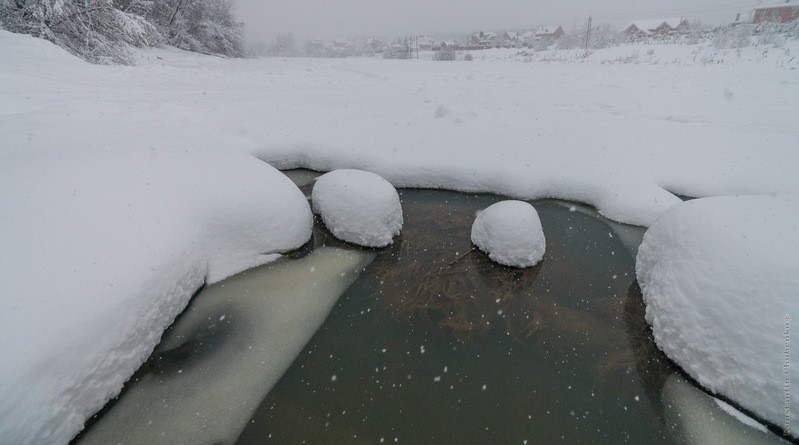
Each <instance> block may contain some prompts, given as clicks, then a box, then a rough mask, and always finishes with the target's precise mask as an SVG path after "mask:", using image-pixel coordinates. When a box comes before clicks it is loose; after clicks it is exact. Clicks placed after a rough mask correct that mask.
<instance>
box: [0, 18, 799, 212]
mask: <svg viewBox="0 0 799 445" xmlns="http://www.w3.org/2000/svg"><path fill="white" fill-rule="evenodd" d="M33 42H34V40H33V39H31V38H26V37H23V36H16V35H13V34H10V33H7V32H2V31H0V54H2V55H3V57H2V60H1V61H0V95H2V100H0V117H2V119H0V134H2V135H3V138H4V144H5V146H8V147H12V146H19V147H20V148H23V147H24V148H28V147H30V146H31V145H41V144H46V143H47V140H48V139H49V140H51V141H58V146H59V147H64V146H65V145H72V144H77V145H83V146H87V145H95V146H97V147H102V146H105V147H111V146H114V144H118V143H119V141H121V140H124V141H126V144H125V145H128V144H129V145H134V146H140V147H150V146H154V147H162V146H164V145H165V144H167V145H172V146H177V145H181V146H190V147H203V148H209V149H210V148H213V147H219V146H235V147H239V148H241V149H244V150H247V151H249V152H251V153H254V154H256V155H257V156H258V157H260V158H261V159H264V160H267V161H268V162H270V163H272V164H273V165H275V166H278V167H280V168H291V167H307V168H312V169H315V170H320V171H330V170H334V169H340V168H355V169H361V170H367V171H371V172H373V173H376V174H378V175H380V176H382V177H384V178H386V179H387V180H388V181H389V182H391V183H392V184H393V185H394V186H395V187H405V186H410V187H429V188H448V189H455V190H462V191H468V192H472V191H474V192H495V193H500V194H504V195H507V196H510V197H513V198H515V199H524V200H528V199H536V198H549V197H555V198H562V199H567V200H572V201H580V202H584V203H587V204H591V205H593V206H595V207H596V208H598V209H599V211H600V212H601V213H602V214H603V215H605V216H607V217H610V218H612V219H614V220H616V221H620V222H626V223H633V224H639V225H649V224H652V223H653V222H654V221H655V220H656V219H657V217H658V216H659V215H661V214H662V213H663V212H664V211H666V210H667V209H668V208H669V207H671V206H672V205H674V204H677V203H679V202H680V200H679V199H678V198H677V197H675V196H674V195H673V194H672V193H679V194H681V195H688V196H697V197H701V196H714V195H730V194H762V193H799V175H796V174H795V172H796V169H797V168H799V150H795V147H796V146H797V143H798V142H799V133H797V129H796V125H795V119H794V116H795V112H794V110H796V109H797V108H799V80H797V78H796V75H795V74H796V73H795V71H791V70H789V69H781V68H780V67H779V66H780V64H779V63H777V62H779V61H780V60H783V59H784V61H787V60H788V59H790V58H791V57H792V55H791V54H785V53H783V52H780V51H772V52H770V54H771V55H770V57H772V59H773V60H770V61H769V62H768V63H760V62H758V61H756V60H751V61H750V60H748V59H745V58H744V59H741V61H740V63H739V64H738V65H736V66H734V67H729V66H723V65H712V66H702V65H701V64H699V63H697V64H695V66H677V65H668V66H664V65H612V66H602V65H598V64H588V65H585V64H571V63H551V64H536V63H529V64H525V63H517V62H513V61H503V60H491V61H486V62H480V61H475V62H472V63H440V62H433V61H425V60H414V61H396V60H382V59H378V60H376V59H346V60H331V59H293V58H292V59H280V58H271V59H259V60H225V59H220V58H215V57H205V56H201V55H196V54H188V53H182V52H178V51H166V50H149V51H146V52H144V53H142V58H141V62H142V66H138V67H97V66H91V65H87V64H85V63H82V62H80V61H77V62H78V64H77V65H76V64H75V63H72V64H67V63H63V62H62V61H61V60H62V59H64V58H67V57H69V55H68V54H66V53H64V52H63V51H61V50H60V49H58V48H56V47H54V46H53V45H50V44H48V43H46V42H41V41H38V42H36V44H35V45H34V43H33ZM40 46H41V47H42V48H40ZM44 46H47V48H44ZM29 47H30V48H29ZM27 49H31V50H30V51H26V50H27ZM44 49H48V50H50V51H44ZM640 50H641V53H646V52H647V46H646V45H643V46H641V47H640ZM689 52H690V51H689ZM51 53H53V54H51ZM54 53H57V54H54ZM661 53H662V50H661V49H660V48H659V49H657V50H656V52H655V54H661ZM148 57H149V60H146V59H147V58H148ZM51 59H52V60H53V61H56V62H51V61H50V60H51ZM772 62H773V63H772ZM80 64H82V65H80ZM762 79H769V81H768V82H763V81H762ZM686 98H691V100H686ZM265 104H268V105H269V106H265ZM442 104H444V105H445V107H444V111H447V113H446V114H445V115H444V116H442V117H440V118H438V119H436V118H435V115H436V110H437V109H438V107H439V106H440V105H442ZM29 135H32V137H29ZM65 139H67V140H66V141H65ZM67 142H68V143H69V144H67ZM112 142H113V143H114V144H112ZM116 148H117V149H119V148H123V147H118V146H117V147H116ZM59 149H60V148H59Z"/></svg>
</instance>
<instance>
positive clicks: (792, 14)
mask: <svg viewBox="0 0 799 445" xmlns="http://www.w3.org/2000/svg"><path fill="white" fill-rule="evenodd" d="M796 19H799V2H797V1H786V2H782V3H777V4H772V5H770V6H761V7H759V8H755V16H754V19H753V20H752V22H754V23H790V22H793V21H794V20H796Z"/></svg>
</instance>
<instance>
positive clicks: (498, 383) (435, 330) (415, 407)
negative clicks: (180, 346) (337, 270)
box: [236, 190, 675, 445]
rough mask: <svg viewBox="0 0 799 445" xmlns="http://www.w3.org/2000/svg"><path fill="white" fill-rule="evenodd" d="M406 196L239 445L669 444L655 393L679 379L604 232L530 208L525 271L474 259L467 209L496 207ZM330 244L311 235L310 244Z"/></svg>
mask: <svg viewBox="0 0 799 445" xmlns="http://www.w3.org/2000/svg"><path fill="white" fill-rule="evenodd" d="M401 197H402V204H403V210H404V213H405V225H404V227H403V233H402V235H401V237H400V238H399V239H397V240H396V242H395V243H394V245H392V246H391V247H389V248H387V249H385V250H383V251H381V252H380V253H379V255H378V257H377V259H376V260H375V261H374V262H373V263H372V264H371V265H370V266H369V267H367V269H366V271H365V272H364V273H363V274H361V276H360V277H359V278H358V279H357V280H356V281H355V283H354V284H353V285H352V286H351V287H350V288H349V289H348V290H347V291H346V292H345V293H344V295H343V296H342V297H341V298H340V300H339V302H338V304H337V305H336V306H335V308H334V309H333V311H332V312H331V314H330V316H329V317H328V319H327V320H326V321H325V323H324V324H323V325H322V327H321V329H319V331H318V332H317V333H316V334H315V335H314V336H313V338H312V339H311V341H310V342H309V343H308V344H307V346H306V347H305V349H304V350H303V352H302V353H301V354H300V356H299V357H298V358H297V360H296V361H295V362H294V363H293V365H292V366H291V368H290V369H289V370H288V371H287V372H286V373H285V375H284V376H283V377H282V378H281V380H280V381H279V382H278V384H277V385H276V386H275V387H274V388H273V390H272V391H271V392H270V394H269V395H268V396H267V398H266V399H265V400H264V401H263V402H262V404H261V405H260V406H259V408H258V409H257V411H256V413H255V414H254V416H253V418H252V420H251V421H250V423H249V424H248V426H247V428H246V429H245V430H244V432H243V433H242V434H241V436H240V437H239V439H238V441H237V442H236V443H238V444H241V445H244V444H261V443H277V444H300V443H324V444H359V443H407V444H464V443H467V444H500V443H501V444H505V443H509V444H523V443H528V444H537V443H591V444H594V443H607V444H618V443H634V444H638V443H671V442H670V441H671V439H670V438H669V437H670V436H669V433H668V432H667V431H666V429H667V428H666V427H665V424H664V421H663V417H664V414H663V408H662V403H661V401H660V399H659V397H660V392H661V387H662V385H663V383H664V381H665V379H666V377H667V376H668V375H669V374H672V373H673V372H674V371H675V370H674V368H673V367H672V365H670V363H669V362H668V360H666V359H665V358H664V357H663V356H662V355H661V354H660V352H659V351H658V350H657V348H656V347H655V346H654V343H653V341H652V338H651V336H650V335H649V330H648V328H647V326H646V323H645V320H644V307H643V303H642V300H641V294H640V290H639V289H638V287H637V285H636V284H635V273H634V259H633V258H632V257H631V256H630V254H629V253H628V251H627V249H626V248H625V247H624V245H622V243H621V242H620V241H619V238H618V237H617V236H616V235H615V234H614V232H613V230H612V229H611V228H610V227H609V226H608V225H607V224H605V223H603V222H602V221H599V220H597V219H595V218H592V217H590V216H587V215H585V214H582V213H580V212H573V211H569V209H568V208H565V207H563V206H562V205H558V204H556V203H553V202H536V203H534V205H535V207H536V209H537V211H538V213H539V215H540V217H541V222H542V225H543V228H544V233H545V236H546V239H547V252H546V255H545V256H544V260H543V261H542V263H540V264H539V265H537V266H536V267H534V268H531V269H526V270H520V269H514V268H507V267H503V266H499V265H496V264H494V263H491V262H490V261H489V260H488V258H487V256H486V255H485V254H483V253H481V252H479V251H472V250H471V242H470V239H469V235H470V230H471V224H472V222H473V220H474V214H475V211H477V210H479V209H482V208H485V207H487V206H489V205H491V204H493V203H494V202H497V201H499V200H500V199H501V198H499V197H496V196H490V195H465V194H459V193H454V192H445V191H430V190H406V191H401ZM326 240H329V237H328V235H327V234H326V233H325V231H324V229H317V231H316V233H315V244H316V245H320V244H325V243H327V242H331V243H334V241H326Z"/></svg>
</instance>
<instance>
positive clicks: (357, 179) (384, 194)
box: [311, 170, 402, 247]
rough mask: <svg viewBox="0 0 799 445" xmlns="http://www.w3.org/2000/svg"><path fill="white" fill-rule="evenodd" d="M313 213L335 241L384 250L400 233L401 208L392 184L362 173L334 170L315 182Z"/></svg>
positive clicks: (375, 176) (374, 175)
mask: <svg viewBox="0 0 799 445" xmlns="http://www.w3.org/2000/svg"><path fill="white" fill-rule="evenodd" d="M311 201H312V202H313V210H314V212H316V213H318V214H319V215H320V216H321V217H322V221H324V223H325V226H327V228H328V229H329V230H330V232H331V233H333V235H335V236H336V237H337V238H339V239H341V240H343V241H346V242H348V243H353V244H358V245H360V246H366V247H385V246H387V245H389V244H391V243H392V238H393V237H394V236H395V235H399V233H400V230H402V206H401V205H400V199H399V195H398V194H397V190H396V189H395V188H394V186H393V185H391V183H389V182H388V181H386V180H385V179H383V178H381V177H380V176H377V175H376V174H374V173H369V172H365V171H361V170H336V171H332V172H330V173H326V174H324V175H322V176H320V177H319V178H317V179H316V184H314V187H313V192H312V194H311Z"/></svg>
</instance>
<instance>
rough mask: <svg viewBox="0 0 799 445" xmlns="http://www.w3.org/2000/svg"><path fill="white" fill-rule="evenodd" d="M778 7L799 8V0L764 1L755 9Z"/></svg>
mask: <svg viewBox="0 0 799 445" xmlns="http://www.w3.org/2000/svg"><path fill="white" fill-rule="evenodd" d="M777 8H799V1H790V2H784V1H783V2H779V3H776V2H773V3H772V2H768V3H764V4H763V5H762V6H756V7H755V10H758V9H760V10H763V9H777Z"/></svg>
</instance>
